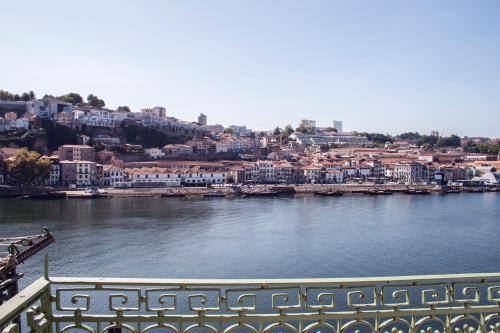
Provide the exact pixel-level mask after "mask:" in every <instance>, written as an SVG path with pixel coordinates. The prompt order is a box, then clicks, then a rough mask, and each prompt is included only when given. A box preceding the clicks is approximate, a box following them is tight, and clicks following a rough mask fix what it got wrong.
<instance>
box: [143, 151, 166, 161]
mask: <svg viewBox="0 0 500 333" xmlns="http://www.w3.org/2000/svg"><path fill="white" fill-rule="evenodd" d="M144 153H145V154H146V156H147V157H148V159H150V160H159V159H164V158H165V153H164V152H163V150H161V149H160V148H149V149H144Z"/></svg>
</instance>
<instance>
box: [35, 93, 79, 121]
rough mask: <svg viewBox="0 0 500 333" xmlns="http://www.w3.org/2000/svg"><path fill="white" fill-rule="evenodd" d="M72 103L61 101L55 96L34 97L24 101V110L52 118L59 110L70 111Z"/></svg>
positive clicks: (41, 116)
mask: <svg viewBox="0 0 500 333" xmlns="http://www.w3.org/2000/svg"><path fill="white" fill-rule="evenodd" d="M72 110H73V104H71V103H67V102H63V101H61V100H59V99H56V98H48V99H35V100H33V101H28V102H26V111H27V112H31V113H32V114H34V115H35V116H38V117H40V118H51V119H53V118H54V115H55V114H57V113H60V112H71V111H72Z"/></svg>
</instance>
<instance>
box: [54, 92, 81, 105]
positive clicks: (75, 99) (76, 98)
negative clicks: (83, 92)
mask: <svg viewBox="0 0 500 333" xmlns="http://www.w3.org/2000/svg"><path fill="white" fill-rule="evenodd" d="M57 98H58V99H60V100H62V101H64V102H66V103H71V104H81V103H83V98H82V96H80V95H79V94H77V93H74V92H70V93H68V94H66V95H62V96H59V97H57Z"/></svg>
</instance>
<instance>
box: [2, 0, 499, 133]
mask: <svg viewBox="0 0 500 333" xmlns="http://www.w3.org/2000/svg"><path fill="white" fill-rule="evenodd" d="M4 9H5V10H3V11H2V13H0V19H1V20H2V22H4V24H5V26H7V27H10V28H8V32H9V33H8V34H6V35H5V36H4V42H3V44H2V52H1V53H0V60H2V63H4V64H9V66H4V68H3V70H2V78H3V80H2V82H1V87H0V88H1V89H5V90H9V91H11V92H14V93H20V92H23V91H27V90H34V91H35V92H37V94H38V96H39V97H41V96H43V94H45V93H48V94H53V95H61V94H65V93H68V92H72V91H74V92H78V93H80V94H82V96H84V97H86V95H88V94H90V93H93V94H96V95H97V96H99V97H100V98H103V99H104V100H105V101H106V103H107V106H108V107H110V108H116V107H117V106H119V105H128V106H130V107H131V108H132V109H133V110H134V111H139V109H140V108H142V107H151V106H154V105H162V106H165V107H166V109H167V114H169V115H173V116H175V117H178V118H181V119H185V120H192V121H195V120H196V119H197V117H198V115H199V114H200V113H204V114H206V115H207V116H208V123H209V124H216V123H221V124H224V125H232V124H236V125H246V126H248V127H249V128H252V129H255V130H264V129H271V128H272V127H274V126H284V125H286V124H291V125H292V126H296V125H297V124H298V123H299V121H300V120H301V119H315V120H316V121H317V124H318V126H325V127H326V126H331V124H332V121H333V119H340V120H343V122H344V127H345V129H346V130H358V131H370V132H381V133H390V134H397V133H402V132H406V131H419V132H421V133H430V132H431V131H432V130H438V131H439V132H440V133H443V134H444V135H449V134H458V135H468V136H489V137H498V136H500V133H499V132H498V125H497V124H496V123H495V121H494V119H495V116H496V117H498V110H499V109H500V97H499V96H498V91H499V88H500V57H499V55H500V46H499V43H498V41H497V40H498V36H500V23H498V20H497V18H496V14H495V13H498V12H499V9H500V4H499V3H497V2H494V1H480V2H475V3H474V4H472V3H467V2H464V1H463V2H462V1H461V2H456V1H454V2H451V1H445V2H440V3H436V2H430V1H423V2H418V3H417V2H408V3H398V2H384V3H376V4H375V3H373V2H358V3H356V4H355V3H339V2H316V3H314V4H311V3H306V2H273V3H265V2H252V3H244V2H240V3H231V2H222V1H219V2H215V3H214V2H211V3H210V4H208V3H201V2H169V3H162V2H150V3H148V4H130V3H128V4H123V3H121V2H107V3H105V4H100V3H97V2H90V3H83V2H75V3H74V4H73V3H72V9H71V12H70V14H69V15H68V12H67V6H65V5H64V3H63V2H58V1H54V2H51V3H50V4H38V3H36V2H23V4H21V5H20V4H18V3H17V2H14V1H6V2H5V3H4ZM40 18H43V20H40ZM424 22H425V24H423V23H424Z"/></svg>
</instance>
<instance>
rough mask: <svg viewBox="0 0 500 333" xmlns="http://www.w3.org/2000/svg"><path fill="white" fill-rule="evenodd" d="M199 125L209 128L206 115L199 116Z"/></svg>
mask: <svg viewBox="0 0 500 333" xmlns="http://www.w3.org/2000/svg"><path fill="white" fill-rule="evenodd" d="M198 124H200V126H207V115H206V114H203V113H200V115H199V116H198Z"/></svg>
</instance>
